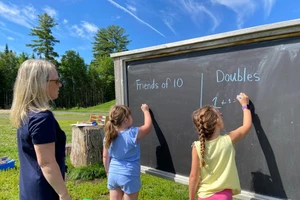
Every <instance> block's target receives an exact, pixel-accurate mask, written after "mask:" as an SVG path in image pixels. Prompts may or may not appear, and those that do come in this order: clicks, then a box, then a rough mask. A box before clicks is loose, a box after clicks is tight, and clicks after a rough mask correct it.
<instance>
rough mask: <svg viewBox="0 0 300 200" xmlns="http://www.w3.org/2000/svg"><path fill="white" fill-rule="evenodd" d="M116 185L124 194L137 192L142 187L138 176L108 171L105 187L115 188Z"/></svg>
mask: <svg viewBox="0 0 300 200" xmlns="http://www.w3.org/2000/svg"><path fill="white" fill-rule="evenodd" d="M118 187H120V188H121V190H122V191H123V192H124V193H125V194H132V193H135V192H138V191H139V190H140V189H141V187H142V183H141V178H140V176H126V175H120V174H113V173H109V174H108V181H107V188H108V189H109V190H115V189H117V188H118Z"/></svg>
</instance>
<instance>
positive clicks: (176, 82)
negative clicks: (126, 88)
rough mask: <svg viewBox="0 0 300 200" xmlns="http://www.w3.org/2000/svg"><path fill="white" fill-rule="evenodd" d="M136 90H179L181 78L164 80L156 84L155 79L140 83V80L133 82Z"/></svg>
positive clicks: (181, 84)
mask: <svg viewBox="0 0 300 200" xmlns="http://www.w3.org/2000/svg"><path fill="white" fill-rule="evenodd" d="M135 84H136V90H155V89H168V88H181V87H183V84H184V82H183V79H182V78H173V79H172V78H166V79H165V80H164V81H162V82H160V83H159V82H157V81H156V80H155V79H152V80H151V81H148V82H146V81H142V80H141V79H137V80H135Z"/></svg>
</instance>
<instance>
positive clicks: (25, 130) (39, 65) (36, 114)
mask: <svg viewBox="0 0 300 200" xmlns="http://www.w3.org/2000/svg"><path fill="white" fill-rule="evenodd" d="M61 86H62V84H61V82H60V79H59V76H58V73H57V71H56V67H55V65H53V64H52V63H50V62H48V61H45V60H35V59H31V60H27V61H25V62H23V63H22V65H21V66H20V68H19V70H18V75H17V78H16V81H15V85H14V97H13V103H12V108H11V114H10V120H11V123H12V124H13V125H14V126H15V127H16V128H17V139H18V152H19V160H20V180H19V186H20V200H33V199H34V200H56V199H57V200H58V199H59V200H70V199H71V198H70V196H69V193H68V191H67V187H66V184H65V182H64V176H65V144H66V135H65V133H64V132H63V131H62V130H61V128H60V126H59V124H58V123H57V121H56V119H55V118H54V115H53V113H52V112H51V110H50V109H51V107H50V105H49V103H50V102H51V101H53V100H55V99H56V98H57V97H58V94H59V88H60V87H61Z"/></svg>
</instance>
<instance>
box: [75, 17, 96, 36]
mask: <svg viewBox="0 0 300 200" xmlns="http://www.w3.org/2000/svg"><path fill="white" fill-rule="evenodd" d="M70 29H71V32H72V35H73V36H76V37H81V38H88V39H91V38H92V37H93V36H94V34H95V33H96V32H97V31H98V27H97V26H96V25H94V24H92V23H89V22H86V21H82V22H81V24H80V25H77V24H76V25H73V26H71V28H70ZM74 32H75V33H74Z"/></svg>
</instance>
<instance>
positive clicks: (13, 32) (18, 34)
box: [0, 27, 25, 38]
mask: <svg viewBox="0 0 300 200" xmlns="http://www.w3.org/2000/svg"><path fill="white" fill-rule="evenodd" d="M0 29H2V30H4V31H6V32H9V33H12V34H14V35H17V36H19V37H21V38H23V37H25V36H24V35H22V34H20V33H19V32H15V31H12V30H10V29H8V28H5V27H0Z"/></svg>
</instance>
